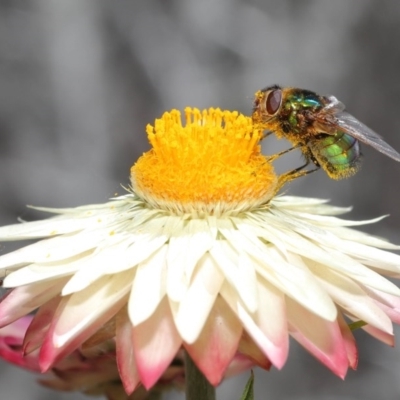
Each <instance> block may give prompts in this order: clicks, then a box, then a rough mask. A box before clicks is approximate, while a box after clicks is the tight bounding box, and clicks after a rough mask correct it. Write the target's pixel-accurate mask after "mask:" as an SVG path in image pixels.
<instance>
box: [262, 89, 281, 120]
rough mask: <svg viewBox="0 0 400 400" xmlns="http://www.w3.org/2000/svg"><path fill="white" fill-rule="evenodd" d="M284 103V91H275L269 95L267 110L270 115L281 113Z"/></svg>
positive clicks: (266, 103)
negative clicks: (280, 109)
mask: <svg viewBox="0 0 400 400" xmlns="http://www.w3.org/2000/svg"><path fill="white" fill-rule="evenodd" d="M281 103H282V90H280V89H275V90H271V91H270V92H269V93H268V96H267V100H266V102H265V108H266V110H267V113H268V114H269V115H274V114H276V113H277V112H278V111H279V108H280V106H281Z"/></svg>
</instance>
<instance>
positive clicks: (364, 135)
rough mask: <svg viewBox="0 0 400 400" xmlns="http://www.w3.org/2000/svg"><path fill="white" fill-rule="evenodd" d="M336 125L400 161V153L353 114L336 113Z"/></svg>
mask: <svg viewBox="0 0 400 400" xmlns="http://www.w3.org/2000/svg"><path fill="white" fill-rule="evenodd" d="M335 119H336V126H337V128H339V129H342V130H343V131H344V132H346V133H347V134H349V135H350V136H352V137H353V138H355V139H357V140H359V141H360V142H363V143H365V144H368V145H369V146H371V147H373V148H374V149H376V150H378V151H380V152H381V153H383V154H385V155H386V156H388V157H390V158H393V160H396V161H399V162H400V154H399V153H398V152H397V151H396V150H395V149H394V148H393V147H392V146H390V145H389V144H387V143H386V142H385V141H384V140H383V139H382V137H381V136H379V135H378V134H377V133H376V132H374V131H373V130H372V129H370V128H368V126H366V125H364V124H363V123H362V122H360V121H359V120H358V119H357V118H355V117H353V116H352V115H351V114H349V113H347V112H345V111H343V112H339V113H337V114H335Z"/></svg>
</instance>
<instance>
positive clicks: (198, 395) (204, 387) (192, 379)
mask: <svg viewBox="0 0 400 400" xmlns="http://www.w3.org/2000/svg"><path fill="white" fill-rule="evenodd" d="M185 380H186V400H215V388H214V386H212V385H211V384H210V383H209V382H208V380H207V379H206V378H205V376H204V375H203V374H202V373H201V372H200V370H199V369H198V368H197V366H196V364H195V363H194V362H193V361H192V359H191V358H190V356H189V354H188V353H187V352H186V351H185Z"/></svg>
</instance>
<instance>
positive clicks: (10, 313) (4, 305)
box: [0, 278, 67, 327]
mask: <svg viewBox="0 0 400 400" xmlns="http://www.w3.org/2000/svg"><path fill="white" fill-rule="evenodd" d="M66 281H67V278H61V279H56V280H54V281H53V282H51V283H49V282H48V281H45V282H39V283H34V284H31V285H26V286H20V287H18V288H15V289H12V290H11V291H9V292H8V293H7V294H6V295H5V296H4V297H3V298H2V299H1V303H0V327H3V326H6V325H8V324H10V323H11V322H13V321H16V320H17V319H19V318H21V317H22V316H24V315H26V314H29V313H30V312H32V311H33V310H35V309H36V308H38V307H40V306H41V305H42V304H44V303H46V302H47V301H48V300H50V299H51V298H52V297H54V296H57V295H58V294H59V293H60V292H61V289H62V287H63V285H64V283H65V282H66Z"/></svg>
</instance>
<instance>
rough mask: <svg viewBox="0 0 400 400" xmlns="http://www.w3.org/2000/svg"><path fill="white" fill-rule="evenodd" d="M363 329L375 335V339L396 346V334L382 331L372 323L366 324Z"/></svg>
mask: <svg viewBox="0 0 400 400" xmlns="http://www.w3.org/2000/svg"><path fill="white" fill-rule="evenodd" d="M361 329H363V330H364V331H365V332H367V333H368V334H369V335H371V336H373V337H374V338H375V339H378V340H380V341H381V342H382V343H385V344H387V345H388V346H392V347H394V344H395V338H394V335H391V334H390V333H387V332H384V331H381V330H380V329H378V328H375V327H374V326H372V325H365V326H363V327H362V328H361Z"/></svg>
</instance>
